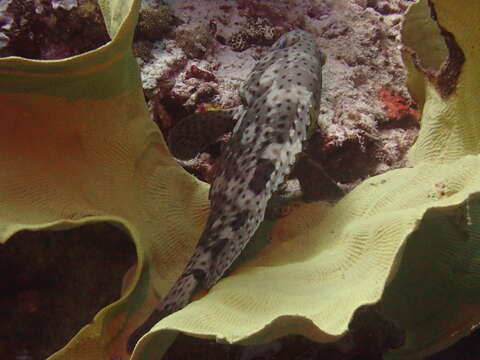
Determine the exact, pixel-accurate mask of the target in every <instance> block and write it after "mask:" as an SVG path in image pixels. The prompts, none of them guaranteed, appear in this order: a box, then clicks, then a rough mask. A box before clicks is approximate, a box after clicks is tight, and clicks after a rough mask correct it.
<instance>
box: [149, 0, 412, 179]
mask: <svg viewBox="0 0 480 360" xmlns="http://www.w3.org/2000/svg"><path fill="white" fill-rule="evenodd" d="M409 3H411V1H410V0H396V1H393V2H389V3H388V4H386V3H383V2H375V1H348V2H343V3H338V2H335V1H329V0H316V1H313V2H298V1H294V0H282V1H268V0H267V1H262V2H258V1H248V0H236V1H227V0H216V1H210V0H208V1H207V0H198V1H195V2H193V1H191V0H178V1H167V4H168V5H169V7H170V9H171V10H172V12H173V14H175V16H177V17H178V18H180V19H181V21H182V22H183V24H182V25H181V27H179V28H177V30H176V32H175V37H174V39H173V40H169V41H167V42H164V43H166V44H167V45H166V48H164V50H160V47H158V45H155V46H156V47H157V49H159V50H155V48H154V50H153V52H152V54H153V57H152V59H151V60H150V62H149V63H142V62H141V63H140V64H141V67H142V75H143V81H144V84H149V85H147V86H146V88H148V89H149V90H148V91H149V92H148V94H152V95H153V94H154V95H155V96H153V97H152V98H154V99H155V100H154V101H155V102H156V103H160V104H162V107H161V109H162V110H165V111H166V112H167V113H168V114H169V115H170V119H171V121H170V122H169V127H168V128H162V131H163V132H164V134H165V135H168V130H169V128H170V127H171V126H175V124H176V122H178V121H180V120H181V119H182V118H183V117H184V116H186V115H188V114H191V113H192V112H193V111H195V110H197V109H200V108H202V106H204V105H205V104H208V103H211V104H213V105H214V106H217V107H220V108H231V107H233V106H236V105H238V104H239V102H240V99H239V97H238V88H239V85H240V84H241V82H242V81H243V80H244V79H245V77H246V74H248V72H249V71H250V69H251V68H252V66H253V64H254V63H255V61H256V59H258V58H259V57H260V56H261V55H262V54H263V53H264V52H265V51H266V50H267V49H268V45H269V44H271V43H272V42H273V41H274V40H275V39H276V38H277V37H278V36H279V35H281V34H282V33H283V32H285V31H288V30H289V29H292V28H297V27H300V28H303V29H306V30H308V31H310V32H312V33H313V34H314V35H315V36H316V37H317V41H318V43H319V44H320V46H321V48H322V50H323V51H324V52H325V53H326V54H327V63H326V65H325V71H324V90H323V94H322V98H323V99H322V106H321V116H320V118H319V125H320V128H321V131H320V132H319V134H318V135H316V136H315V137H314V139H313V140H312V146H310V150H309V152H310V154H311V156H312V157H313V159H314V160H316V161H317V162H319V163H321V164H322V165H323V166H324V167H325V169H327V171H328V172H329V175H330V176H331V177H332V178H333V179H334V180H336V181H338V182H340V183H343V184H344V186H345V187H346V188H352V187H354V186H355V184H357V183H358V182H359V181H360V180H362V179H364V178H366V177H368V176H371V175H375V174H378V173H382V172H384V171H387V170H389V169H391V168H395V167H399V166H402V165H403V164H404V161H403V157H404V154H405V153H406V151H407V150H408V149H409V147H410V146H411V145H412V144H413V142H414V141H415V137H416V133H417V131H418V126H419V124H418V119H419V116H420V114H419V111H418V110H417V108H416V104H415V102H414V101H413V100H412V98H411V97H410V95H409V93H408V91H407V89H406V86H405V69H404V67H403V65H402V61H401V55H400V50H399V47H400V46H399V44H400V40H399V29H400V21H401V19H402V14H403V12H404V11H405V9H406V8H407V6H408V4H409ZM180 59H182V60H181V61H180ZM165 64H167V65H165ZM168 64H171V65H168ZM195 68H198V69H202V70H204V71H206V72H208V73H209V74H211V75H209V76H208V77H200V76H197V77H195V81H192V69H195ZM213 79H214V80H213ZM150 84H151V85H150ZM166 87H168V89H165V88H166ZM147 96H148V95H147ZM150 101H152V100H150ZM153 108H154V107H152V106H151V109H152V110H153ZM157 108H158V107H157ZM153 116H154V117H155V118H157V117H158V115H156V114H155V113H154V112H153ZM159 124H160V123H159ZM160 125H161V124H160ZM210 155H213V154H210ZM213 156H215V155H213ZM202 158H203V159H206V161H207V162H208V163H211V162H212V160H211V159H210V157H209V156H206V157H205V156H203V157H202Z"/></svg>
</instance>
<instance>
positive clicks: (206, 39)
mask: <svg viewBox="0 0 480 360" xmlns="http://www.w3.org/2000/svg"><path fill="white" fill-rule="evenodd" d="M175 40H176V41H177V43H178V45H179V46H180V47H181V48H182V50H183V51H184V52H185V54H186V55H187V56H188V57H189V58H190V59H193V58H197V59H201V58H203V57H204V56H205V53H206V52H207V50H208V48H209V46H210V44H211V43H212V33H211V29H210V28H209V27H208V26H206V25H198V26H197V27H195V28H193V29H188V28H179V29H177V31H175Z"/></svg>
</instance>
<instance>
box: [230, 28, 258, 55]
mask: <svg viewBox="0 0 480 360" xmlns="http://www.w3.org/2000/svg"><path fill="white" fill-rule="evenodd" d="M252 42H253V41H252V37H251V36H250V34H249V33H248V32H246V31H245V30H242V31H238V32H236V33H235V34H233V35H232V36H231V37H230V39H228V45H229V46H230V47H231V48H232V50H233V51H243V50H245V49H248V48H249V47H250V46H251V44H252Z"/></svg>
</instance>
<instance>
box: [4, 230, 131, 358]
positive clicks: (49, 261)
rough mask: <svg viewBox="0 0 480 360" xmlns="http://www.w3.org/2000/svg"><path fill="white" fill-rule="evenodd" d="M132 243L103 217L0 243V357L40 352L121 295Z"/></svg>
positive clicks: (50, 349) (62, 341) (64, 338)
mask: <svg viewBox="0 0 480 360" xmlns="http://www.w3.org/2000/svg"><path fill="white" fill-rule="evenodd" d="M135 260H136V253H135V246H134V245H133V243H132V242H131V240H130V239H129V237H128V236H127V235H126V234H125V233H124V232H122V231H121V230H119V229H117V228H115V227H114V226H112V225H109V224H105V223H97V224H89V225H84V226H81V227H78V228H75V229H71V230H67V231H40V232H31V231H22V232H20V233H18V234H16V235H15V236H13V237H12V238H11V239H9V240H8V242H7V243H6V244H3V245H1V244H0V274H1V277H0V358H1V359H4V360H9V359H24V360H36V359H45V358H47V357H48V356H49V355H51V354H52V353H53V352H55V351H56V350H58V349H60V348H61V347H63V346H64V345H65V344H66V343H67V342H68V341H69V340H70V339H71V338H72V337H73V336H74V335H75V334H76V333H77V332H78V331H79V330H80V329H81V328H82V327H83V326H84V325H86V324H88V323H89V322H90V321H91V320H92V319H93V317H94V316H95V314H96V313H97V312H98V311H99V310H100V309H102V308H103V307H105V306H106V305H108V304H110V303H112V302H114V301H115V300H117V299H118V298H119V297H120V291H121V287H122V278H123V275H124V274H125V272H126V271H127V269H128V268H129V267H130V266H131V265H133V264H134V262H135Z"/></svg>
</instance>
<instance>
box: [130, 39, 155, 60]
mask: <svg viewBox="0 0 480 360" xmlns="http://www.w3.org/2000/svg"><path fill="white" fill-rule="evenodd" d="M152 50H153V43H152V42H151V41H148V40H137V41H135V42H134V43H133V54H134V55H135V57H137V58H140V59H142V60H143V61H144V62H149V61H150V60H152V59H153V55H152Z"/></svg>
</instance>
